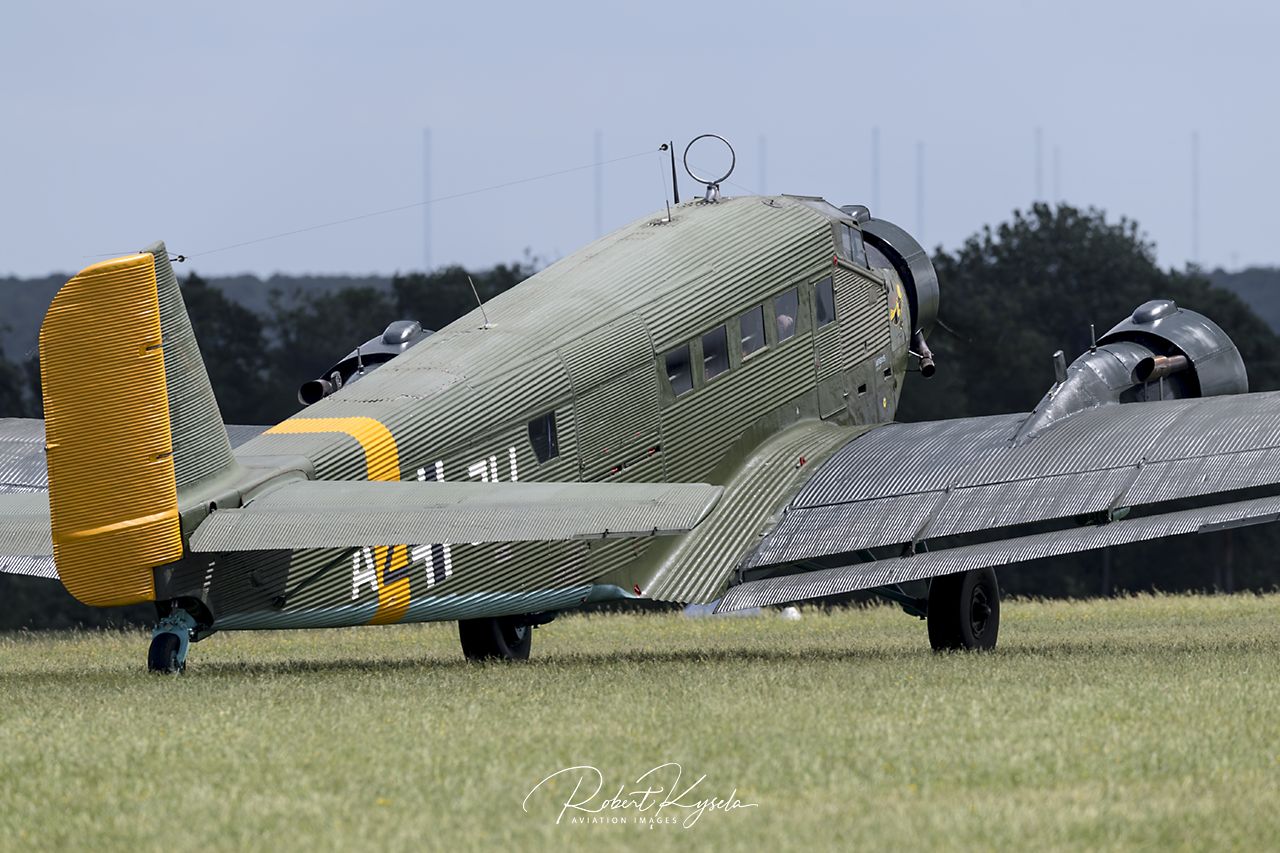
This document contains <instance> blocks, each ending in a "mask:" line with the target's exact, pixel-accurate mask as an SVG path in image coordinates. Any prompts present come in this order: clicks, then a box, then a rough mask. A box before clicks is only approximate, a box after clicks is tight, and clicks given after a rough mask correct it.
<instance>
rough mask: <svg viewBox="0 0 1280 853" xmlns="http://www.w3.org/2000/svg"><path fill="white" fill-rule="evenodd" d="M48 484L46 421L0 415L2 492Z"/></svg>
mask: <svg viewBox="0 0 1280 853" xmlns="http://www.w3.org/2000/svg"><path fill="white" fill-rule="evenodd" d="M48 488H49V474H48V469H47V467H46V465H45V458H44V421H37V420H28V419H24V418H0V492H7V491H19V490H21V491H27V490H30V489H45V490H48Z"/></svg>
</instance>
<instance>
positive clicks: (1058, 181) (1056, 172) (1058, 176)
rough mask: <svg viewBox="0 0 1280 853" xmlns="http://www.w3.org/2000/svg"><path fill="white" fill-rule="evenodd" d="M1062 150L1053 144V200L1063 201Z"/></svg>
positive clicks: (1058, 202) (1059, 202)
mask: <svg viewBox="0 0 1280 853" xmlns="http://www.w3.org/2000/svg"><path fill="white" fill-rule="evenodd" d="M1061 154H1062V150H1061V149H1060V148H1059V147H1058V146H1057V145H1055V146H1053V201H1054V202H1055V203H1057V204H1061V203H1062V157H1061V156H1060V155H1061Z"/></svg>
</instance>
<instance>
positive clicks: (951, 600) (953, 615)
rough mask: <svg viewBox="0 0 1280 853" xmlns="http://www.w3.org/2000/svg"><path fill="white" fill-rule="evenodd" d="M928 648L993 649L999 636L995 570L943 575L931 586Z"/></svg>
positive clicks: (940, 649)
mask: <svg viewBox="0 0 1280 853" xmlns="http://www.w3.org/2000/svg"><path fill="white" fill-rule="evenodd" d="M928 621H929V645H931V646H933V650H934V651H938V652H940V651H946V650H948V649H994V648H995V647H996V636H997V635H998V634H999V633H1000V586H999V584H997V583H996V572H995V569H991V568H986V569H973V570H971V571H967V572H960V573H958V574H954V575H942V576H941V577H936V578H934V579H933V580H932V581H931V582H930V584H929V615H928Z"/></svg>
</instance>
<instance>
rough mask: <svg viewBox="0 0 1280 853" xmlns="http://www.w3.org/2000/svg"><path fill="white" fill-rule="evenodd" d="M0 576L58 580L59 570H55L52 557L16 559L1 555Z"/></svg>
mask: <svg viewBox="0 0 1280 853" xmlns="http://www.w3.org/2000/svg"><path fill="white" fill-rule="evenodd" d="M0 574H5V575H27V576H28V577H33V578H48V579H49V580H55V581H56V580H58V570H57V569H56V568H54V565H53V558H52V557H16V556H9V555H6V554H0Z"/></svg>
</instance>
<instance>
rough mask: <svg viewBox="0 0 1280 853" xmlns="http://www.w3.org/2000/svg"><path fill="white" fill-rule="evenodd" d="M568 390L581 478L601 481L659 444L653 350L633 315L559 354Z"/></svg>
mask: <svg viewBox="0 0 1280 853" xmlns="http://www.w3.org/2000/svg"><path fill="white" fill-rule="evenodd" d="M560 357H561V360H562V361H563V362H564V366H565V370H566V371H567V372H568V374H569V381H570V383H571V384H572V385H573V395H574V410H575V411H576V412H577V415H578V424H579V429H578V436H577V438H578V453H579V456H580V461H581V464H582V477H583V479H587V480H595V479H600V478H602V477H604V476H607V475H608V474H609V473H611V472H612V470H613V469H614V468H615V467H619V466H621V465H623V464H624V463H629V462H632V461H634V460H636V459H639V458H641V457H642V456H643V455H644V454H645V453H647V452H648V451H649V449H650V448H654V447H657V446H658V445H659V444H661V438H660V435H659V422H658V374H657V372H656V371H655V370H654V367H653V364H654V362H653V358H654V352H653V344H652V342H651V341H650V340H649V332H648V330H646V329H645V326H644V321H643V320H641V319H640V317H639V316H638V315H634V314H633V315H631V316H628V317H624V318H623V319H622V320H619V321H618V322H616V323H613V324H611V325H610V326H608V327H607V328H605V329H604V330H603V331H602V332H599V333H597V334H594V335H590V336H589V337H587V338H584V339H583V340H580V341H577V342H575V343H574V344H573V345H572V346H569V347H566V348H564V349H563V350H561V352H560Z"/></svg>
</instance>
